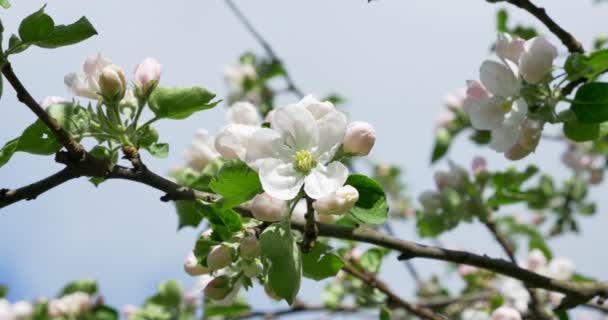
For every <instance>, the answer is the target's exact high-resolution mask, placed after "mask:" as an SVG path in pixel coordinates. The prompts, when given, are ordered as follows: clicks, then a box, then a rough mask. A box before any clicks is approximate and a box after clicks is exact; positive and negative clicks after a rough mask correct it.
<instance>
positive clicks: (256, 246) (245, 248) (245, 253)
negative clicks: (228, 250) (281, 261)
mask: <svg viewBox="0 0 608 320" xmlns="http://www.w3.org/2000/svg"><path fill="white" fill-rule="evenodd" d="M261 252H262V249H261V247H260V242H259V241H258V239H257V238H256V236H255V235H253V234H252V235H249V236H247V237H245V238H243V239H242V240H241V244H240V246H239V255H240V256H241V258H243V259H245V260H253V259H255V258H257V257H258V256H259V255H260V253H261Z"/></svg>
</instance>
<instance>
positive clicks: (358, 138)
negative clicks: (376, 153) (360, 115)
mask: <svg viewBox="0 0 608 320" xmlns="http://www.w3.org/2000/svg"><path fill="white" fill-rule="evenodd" d="M374 143H376V131H375V130H374V127H372V125H371V124H369V123H367V122H363V121H354V122H351V123H349V124H348V126H347V127H346V134H345V135H344V144H343V148H344V151H345V152H346V153H349V154H352V155H355V156H366V155H368V154H369V152H370V151H371V150H372V148H373V147H374Z"/></svg>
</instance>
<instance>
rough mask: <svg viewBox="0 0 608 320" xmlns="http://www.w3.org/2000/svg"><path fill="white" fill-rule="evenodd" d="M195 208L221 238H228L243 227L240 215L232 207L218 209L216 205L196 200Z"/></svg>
mask: <svg viewBox="0 0 608 320" xmlns="http://www.w3.org/2000/svg"><path fill="white" fill-rule="evenodd" d="M195 206H196V209H197V210H199V212H200V213H202V214H203V216H204V217H205V218H207V220H209V223H210V224H211V228H212V229H213V230H214V231H216V232H217V233H218V234H219V235H220V237H221V238H222V239H223V240H228V239H230V238H231V237H232V235H233V234H234V233H235V232H237V231H240V230H241V229H242V228H243V224H242V222H241V216H240V215H239V214H238V213H236V212H235V211H234V210H232V209H220V208H219V207H218V206H217V205H215V204H211V203H206V202H203V201H197V202H196V204H195Z"/></svg>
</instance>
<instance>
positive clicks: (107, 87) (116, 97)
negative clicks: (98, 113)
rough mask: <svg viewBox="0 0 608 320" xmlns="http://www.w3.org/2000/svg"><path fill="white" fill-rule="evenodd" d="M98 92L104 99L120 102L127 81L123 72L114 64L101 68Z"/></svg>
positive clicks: (125, 89)
mask: <svg viewBox="0 0 608 320" xmlns="http://www.w3.org/2000/svg"><path fill="white" fill-rule="evenodd" d="M99 90H100V91H101V95H102V96H103V97H104V98H105V99H109V100H110V101H112V102H118V101H120V100H121V99H122V98H123V97H124V96H125V92H126V91H127V79H126V77H125V73H124V71H122V69H121V68H120V67H119V66H117V65H115V64H111V65H109V66H107V67H105V68H103V69H102V70H101V74H100V75H99Z"/></svg>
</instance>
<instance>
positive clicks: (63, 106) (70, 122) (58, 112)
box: [46, 103, 91, 135]
mask: <svg viewBox="0 0 608 320" xmlns="http://www.w3.org/2000/svg"><path fill="white" fill-rule="evenodd" d="M46 112H47V113H48V114H49V115H50V116H51V117H53V118H54V119H55V120H57V122H59V124H60V125H61V126H62V127H63V128H64V129H66V130H67V131H69V132H70V133H71V134H74V135H81V134H83V133H86V132H87V131H88V130H89V125H90V122H91V116H90V114H89V111H88V110H87V109H85V108H83V107H81V106H79V105H75V104H73V103H56V104H53V105H50V106H49V107H48V108H47V109H46Z"/></svg>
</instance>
